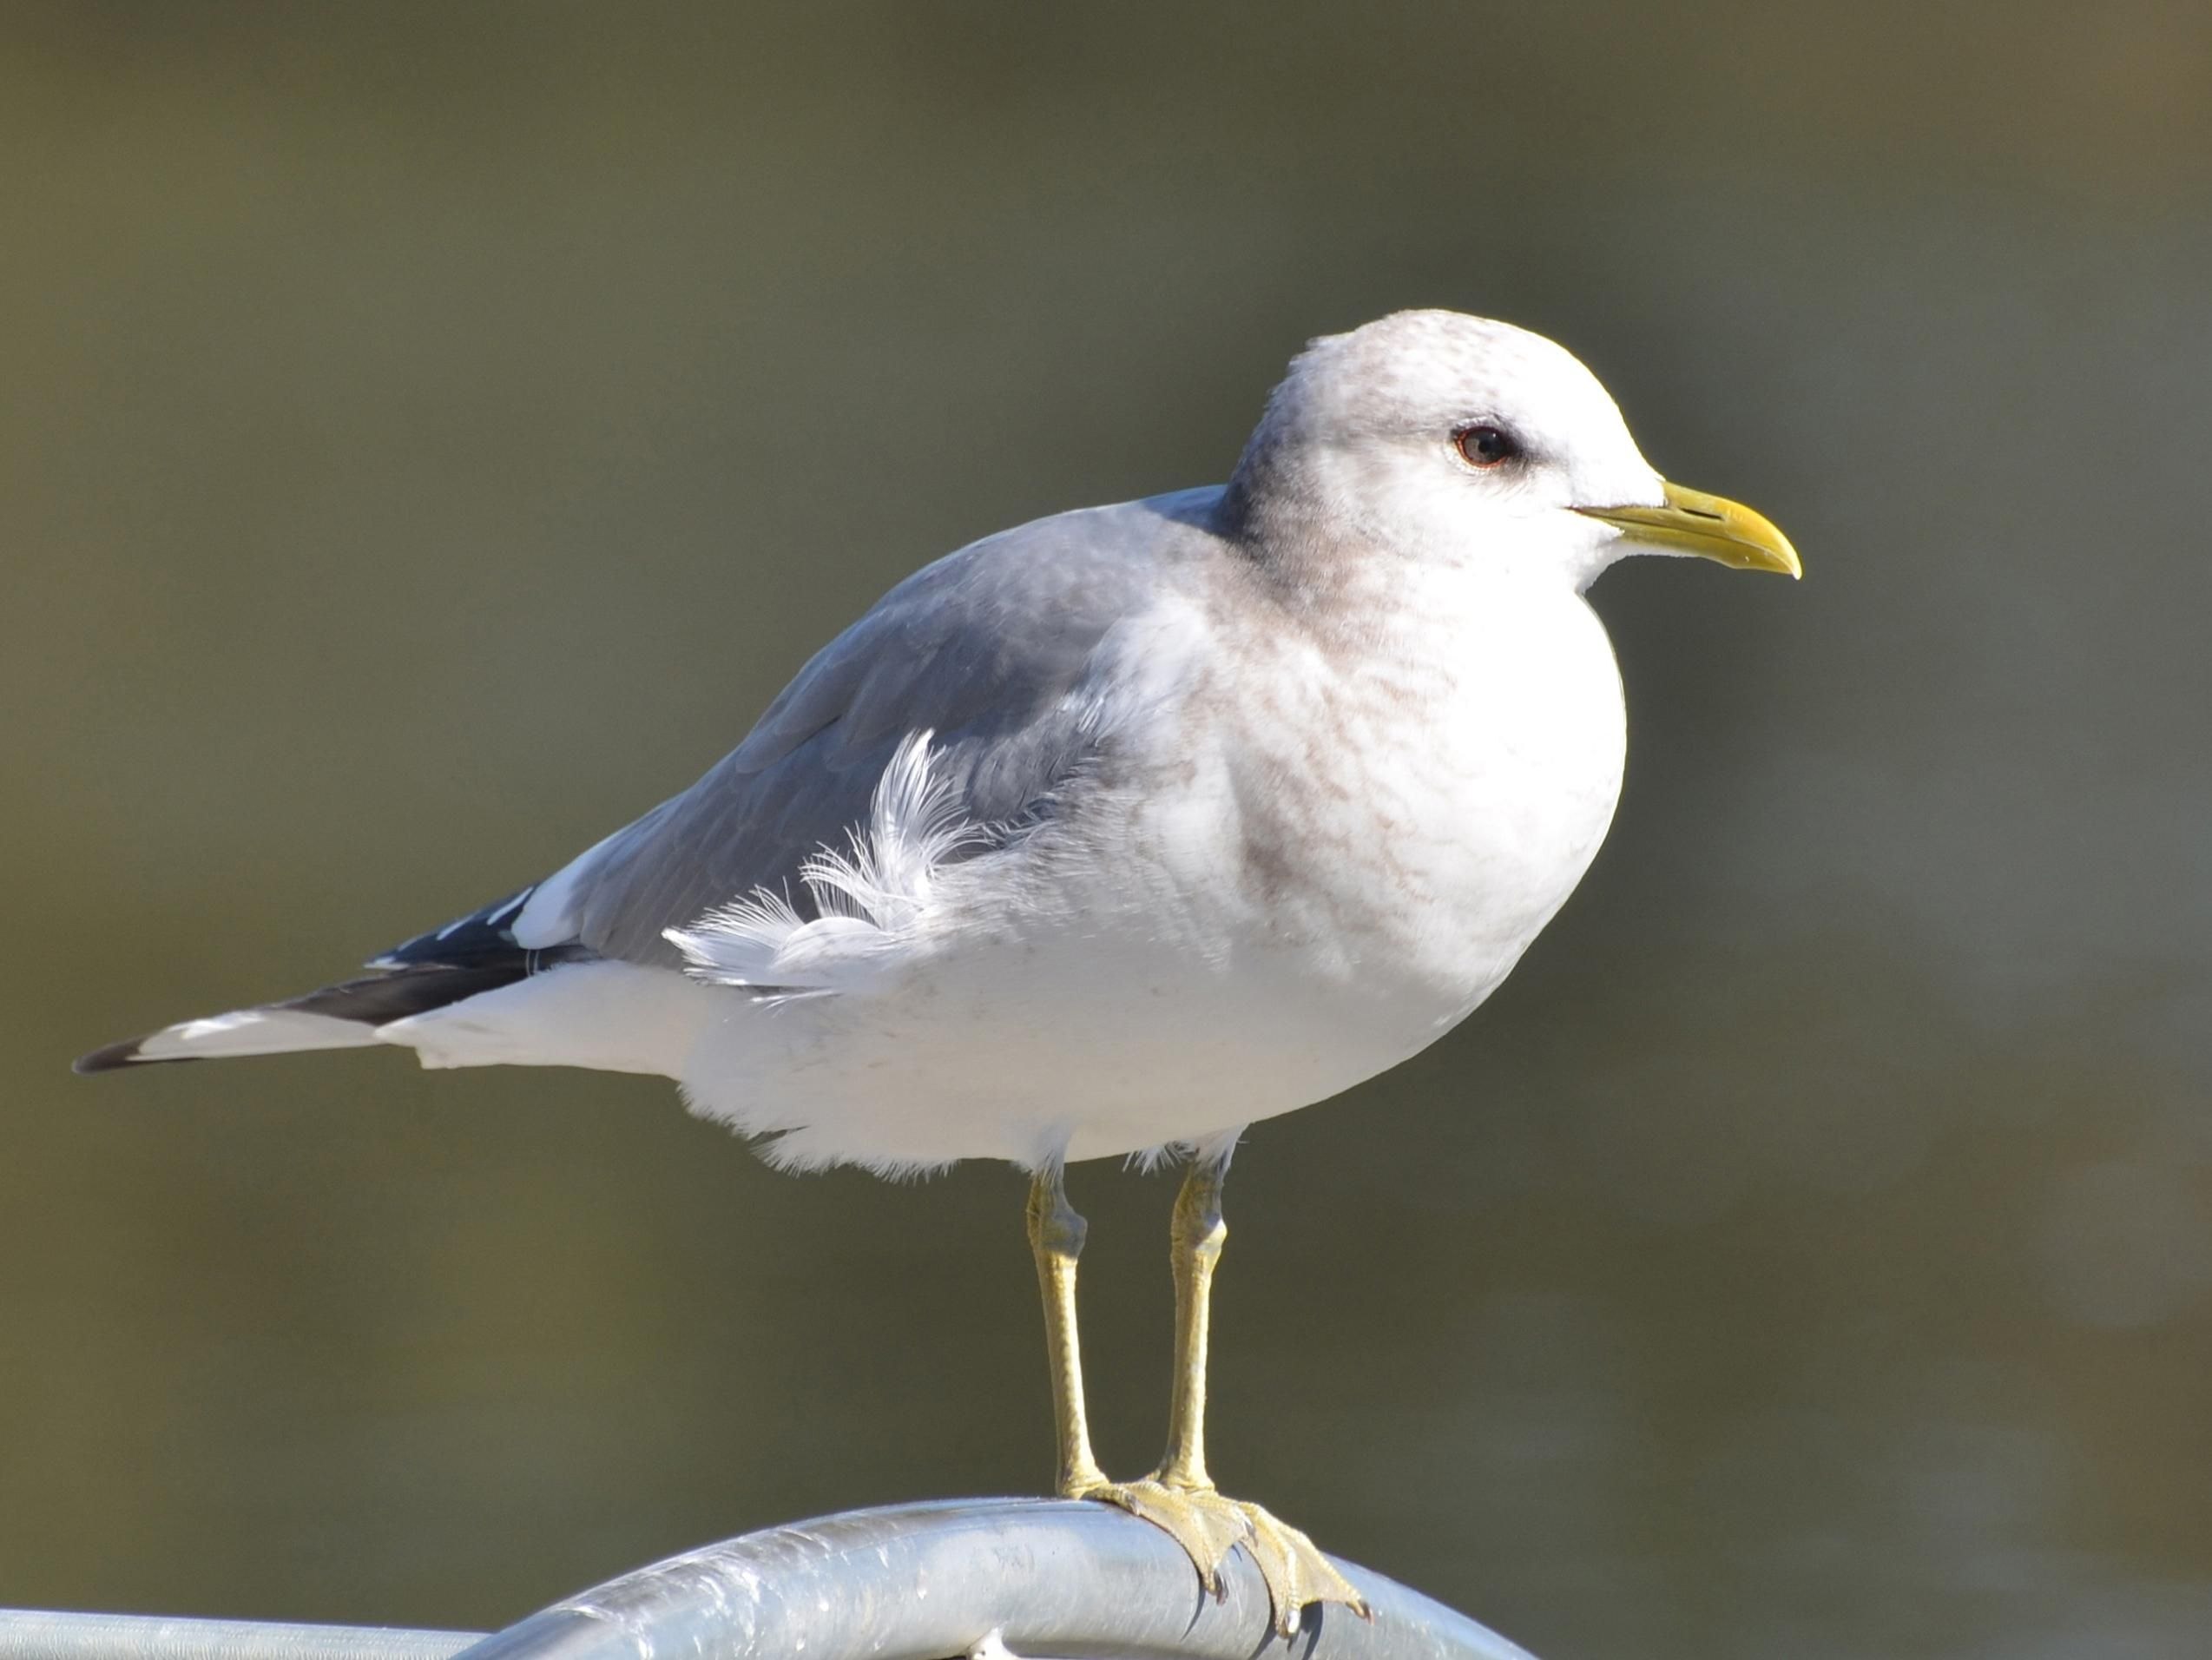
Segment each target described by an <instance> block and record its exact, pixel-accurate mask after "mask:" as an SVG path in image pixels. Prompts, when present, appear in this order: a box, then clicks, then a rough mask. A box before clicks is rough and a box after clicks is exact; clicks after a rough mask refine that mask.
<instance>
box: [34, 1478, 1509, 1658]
mask: <svg viewBox="0 0 2212 1660" xmlns="http://www.w3.org/2000/svg"><path fill="white" fill-rule="evenodd" d="M1339 1565H1340V1567H1341V1568H1342V1569H1343V1571H1345V1573H1346V1575H1347V1576H1349V1577H1350V1578H1351V1579H1352V1582H1353V1584H1355V1585H1357V1586H1358V1587H1359V1592H1360V1595H1362V1596H1363V1597H1366V1599H1367V1603H1368V1605H1369V1606H1370V1607H1371V1608H1372V1609H1373V1611H1374V1618H1373V1620H1372V1621H1363V1620H1360V1619H1358V1618H1356V1617H1353V1616H1352V1615H1349V1614H1347V1613H1346V1611H1344V1610H1343V1609H1341V1608H1332V1609H1329V1610H1327V1611H1320V1610H1314V1611H1310V1612H1309V1613H1308V1615H1307V1621H1306V1624H1305V1626H1304V1628H1303V1629H1301V1630H1300V1631H1299V1633H1298V1635H1297V1636H1295V1637H1291V1638H1288V1639H1285V1638H1283V1637H1278V1636H1276V1635H1275V1632H1274V1625H1273V1624H1272V1622H1271V1621H1270V1619H1269V1617H1268V1608H1267V1586H1266V1585H1265V1584H1263V1583H1262V1582H1261V1578H1260V1572H1259V1570H1258V1569H1257V1568H1255V1567H1254V1565H1253V1564H1252V1563H1251V1561H1250V1559H1249V1558H1247V1557H1246V1556H1245V1555H1244V1553H1243V1552H1242V1551H1238V1552H1236V1553H1235V1554H1234V1555H1233V1556H1231V1557H1230V1558H1229V1560H1228V1563H1226V1564H1224V1566H1223V1571H1222V1578H1223V1579H1224V1580H1225V1582H1226V1584H1227V1593H1228V1594H1227V1595H1226V1596H1225V1597H1223V1598H1222V1599H1221V1601H1220V1602H1219V1603H1216V1602H1215V1601H1214V1600H1213V1599H1212V1598H1211V1597H1208V1596H1207V1595H1206V1594H1205V1593H1204V1592H1203V1591H1201V1589H1200V1588H1199V1584H1198V1576H1197V1575H1196V1574H1195V1573H1194V1572H1193V1571H1191V1565H1190V1559H1189V1558H1188V1557H1186V1556H1184V1555H1183V1553H1182V1550H1181V1549H1180V1548H1179V1547H1177V1546H1176V1545H1175V1543H1174V1541H1172V1540H1171V1539H1169V1538H1168V1536H1167V1535H1166V1534H1165V1533H1162V1532H1161V1531H1160V1530H1159V1529H1158V1528H1156V1527H1153V1526H1151V1525H1149V1524H1147V1523H1144V1522H1141V1521H1138V1520H1137V1519H1136V1518H1135V1517H1133V1516H1129V1515H1127V1514H1125V1513H1123V1512H1120V1511H1117V1510H1114V1509H1112V1508H1110V1507H1109V1506H1107V1505H1098V1504H1083V1503H1076V1502H1071V1501H1068V1500H1063V1499H955V1500H948V1501H945V1502H942V1503H938V1504H928V1505H900V1506H898V1507H896V1508H892V1509H885V1510H864V1511H853V1512H848V1513H846V1514H845V1515H842V1516H832V1517H828V1518H824V1519H823V1520H820V1521H816V1522H804V1523H801V1524H800V1525H797V1526H793V1527H778V1528H772V1529H770V1530H768V1531H767V1532H760V1533H748V1534H747V1535H745V1537H743V1538H735V1539H729V1540H727V1541H725V1542H724V1543H722V1544H720V1545H706V1546H703V1547H701V1549H699V1550H696V1551H686V1552H685V1553H684V1554H683V1555H681V1556H676V1557H670V1558H668V1560H667V1561H665V1562H656V1563H655V1564H652V1565H651V1566H650V1567H645V1568H640V1569H638V1570H636V1571H635V1572H631V1573H626V1574H624V1575H622V1577H621V1578H617V1579H610V1580H609V1581H608V1582H607V1583H606V1584H603V1585H600V1586H597V1587H596V1588H595V1589H593V1590H590V1591H583V1592H582V1593H580V1594H579V1595H576V1596H574V1597H564V1598H563V1599H562V1600H561V1601H560V1602H557V1603H556V1604H553V1605H552V1606H551V1607H550V1608H548V1609H545V1610H543V1611H540V1612H538V1613H536V1614H533V1615H531V1616H530V1617H529V1618H528V1619H525V1620H523V1621H521V1622H520V1623H518V1624H514V1625H510V1626H509V1627H508V1628H507V1629H506V1630H504V1631H496V1632H494V1633H492V1634H491V1635H490V1636H489V1637H482V1636H479V1635H478V1634H477V1633H475V1632H469V1631H419V1630H398V1629H383V1628H379V1627H372V1626H348V1625H289V1624H260V1623H256V1622H253V1621H248V1620H194V1619H166V1618H161V1617H147V1616H141V1615H127V1614H51V1613H45V1612H42V1611H36V1610H29V1609H24V1610H0V1660H454V1657H462V1660H656V1657H675V1656H684V1657H688V1660H944V1657H947V1656H953V1655H971V1656H976V1657H979V1660H1011V1657H1026V1660H1040V1657H1045V1656H1082V1657H1085V1660H1109V1657H1110V1660H1258V1657H1261V1656H1271V1657H1280V1660H1531V1657H1530V1656H1529V1655H1528V1654H1527V1653H1526V1652H1525V1651H1524V1650H1521V1649H1519V1648H1517V1647H1515V1646H1514V1645H1513V1644H1511V1643H1508V1642H1507V1641H1506V1640H1505V1639H1504V1637H1499V1636H1498V1634H1497V1633H1496V1632H1494V1631H1491V1630H1486V1629H1485V1627H1483V1626H1480V1625H1478V1624H1475V1622H1474V1621H1472V1620H1471V1619H1469V1618H1467V1617H1465V1615H1463V1614H1458V1613H1454V1612H1453V1611H1452V1610H1451V1609H1448V1608H1446V1607H1445V1606H1444V1605H1443V1604H1441V1603H1438V1602H1434V1601H1432V1600H1431V1599H1430V1598H1428V1597H1424V1596H1422V1595H1421V1594H1420V1593H1419V1591H1409V1590H1407V1589H1406V1587H1405V1586H1403V1585H1400V1584H1396V1583H1395V1582H1393V1581H1392V1580H1389V1579H1386V1578H1384V1577H1383V1576H1382V1575H1380V1574H1379V1573H1376V1572H1374V1571H1372V1570H1370V1569H1366V1568H1359V1567H1355V1566H1353V1564H1349V1563H1340V1564H1339Z"/></svg>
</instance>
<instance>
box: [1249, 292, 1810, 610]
mask: <svg viewBox="0 0 2212 1660" xmlns="http://www.w3.org/2000/svg"><path fill="white" fill-rule="evenodd" d="M1230 500H1231V504H1232V508H1233V511H1235V512H1236V513H1238V514H1240V515H1242V516H1245V517H1248V518H1249V519H1250V520H1251V521H1253V522H1254V524H1255V525H1256V524H1266V525H1267V526H1268V527H1269V529H1270V530H1273V531H1274V532H1276V533H1280V531H1281V530H1285V529H1287V528H1289V526H1290V524H1294V523H1297V522H1301V521H1302V522H1303V524H1305V525H1306V526H1307V527H1308V528H1309V530H1312V531H1319V532H1320V533H1322V534H1323V535H1324V536H1326V537H1328V538H1329V539H1330V540H1332V541H1334V540H1336V539H1337V538H1340V537H1353V538H1355V539H1357V540H1358V541H1359V542H1360V543H1364V544H1366V545H1367V546H1369V547H1372V548H1375V549H1377V550H1385V551H1389V552H1394V553H1399V554H1403V555H1406V556H1409V557H1415V558H1419V559H1422V560H1425V561H1439V562H1444V563H1452V564H1464V565H1470V566H1481V567H1487V568H1490V569H1494V570H1499V571H1500V572H1504V573H1511V574H1515V575H1520V574H1528V573H1531V572H1533V573H1536V574H1538V575H1540V576H1541V575H1547V574H1549V575H1556V576H1558V577H1560V578H1562V579H1564V580H1566V581H1569V582H1571V583H1573V584H1574V586H1575V587H1577V588H1578V589H1579V588H1583V587H1586V586H1587V585H1588V584H1589V583H1590V582H1591V581H1592V580H1593V579H1594V578H1595V577H1596V576H1597V575H1598V573H1599V572H1600V571H1602V570H1604V569H1605V568H1606V566H1608V565H1610V564H1611V563H1613V562H1614V561H1615V560H1616V559H1619V558H1621V557H1624V556H1626V555H1629V554H1631V553H1669V554H1694V555H1698V556H1702V557H1706V558H1710V559H1717V560H1720V561H1722V563H1727V564H1731V565H1735V566H1737V567H1739V568H1742V569H1748V570H1775V571H1781V572H1784V573H1786V574H1787V575H1789V576H1798V575H1800V574H1801V565H1800V564H1799V562H1798V558H1797V554H1796V552H1795V550H1794V549H1792V548H1791V546H1790V544H1789V542H1788V539H1787V537H1784V536H1783V535H1782V533H1781V531H1780V530H1777V529H1776V528H1775V527H1774V525H1773V524H1770V523H1768V521H1767V520H1766V519H1765V518H1763V517H1761V516H1760V515H1759V514H1757V513H1754V512H1753V511H1751V510H1750V509H1749V508H1747V507H1742V506H1740V505H1739V504H1735V503H1734V502H1730V501H1727V500H1724V499H1722V497H1716V496H1708V495H1706V494H1704V493H1703V492H1702V491H1692V490H1688V489H1684V488H1683V487H1682V486H1679V485H1675V484H1669V483H1668V482H1667V480H1665V479H1664V478H1661V477H1660V475H1659V473H1658V472H1657V471H1656V470H1655V469H1654V468H1653V467H1652V465H1651V464H1650V463H1649V462H1648V461H1646V460H1645V459H1644V458H1643V453H1642V451H1639V450H1638V449H1637V448H1636V440H1635V439H1634V438H1631V437H1629V429H1628V424H1627V423H1626V422H1625V421H1623V419H1622V418H1621V412H1620V409H1619V407H1618V406H1617V405H1616V404H1615V403H1614V402H1613V399H1612V398H1611V396H1610V394H1608V393H1607V392H1606V390H1605V388H1604V387H1603V385H1600V384H1599V382H1598V379H1597V377H1596V375H1594V374H1592V373H1591V372H1590V371H1589V370H1588V369H1587V368H1585V367H1584V366H1583V364H1582V363H1581V361H1580V360H1579V359H1577V358H1576V357H1575V356H1574V354H1573V353H1572V352H1569V351H1567V350H1566V349H1565V348H1564V347H1563V346H1558V345H1556V344H1554V343H1553V342H1552V341H1550V340H1547V339H1544V337H1543V336H1542V335H1540V334H1531V333H1529V332H1528V331H1527V330H1526V329H1522V328H1516V327H1514V326H1512V325H1511V324H1510V323H1500V322H1495V321H1492V320H1491V319H1488V318H1482V317H1468V316H1465V315H1463V314H1461V313H1458V312H1448V311H1406V312H1398V313H1393V314H1392V315H1391V316H1388V317H1385V318H1383V319H1380V320H1379V321H1377V322H1373V323H1369V324H1367V325H1366V326H1365V327H1363V328H1358V329H1354V330H1353V331H1352V332H1351V333H1348V334H1332V335H1327V336H1325V337H1323V338H1322V339H1317V340H1315V341H1313V343H1312V344H1311V345H1309V346H1307V349H1306V351H1305V352H1303V353H1301V354H1300V356H1299V357H1298V358H1297V359H1296V360H1294V362H1293V363H1292V364H1291V366H1290V372H1289V373H1288V374H1287V375H1286V376H1285V377H1284V379H1283V381H1282V384H1281V385H1279V386H1278V387H1276V388H1275V391H1274V394H1273V396H1272V397H1270V399H1268V402H1267V413H1266V415H1265V416H1264V417H1263V418H1261V423H1260V425H1259V427H1258V429H1257V430H1256V431H1254V433H1253V435H1252V439H1251V442H1250V443H1249V444H1248V445H1247V446H1246V448H1245V451H1244V455H1243V457H1242V458H1241V460H1240V461H1239V462H1238V464H1237V470H1236V475H1235V478H1234V480H1233V481H1232V483H1231V486H1230Z"/></svg>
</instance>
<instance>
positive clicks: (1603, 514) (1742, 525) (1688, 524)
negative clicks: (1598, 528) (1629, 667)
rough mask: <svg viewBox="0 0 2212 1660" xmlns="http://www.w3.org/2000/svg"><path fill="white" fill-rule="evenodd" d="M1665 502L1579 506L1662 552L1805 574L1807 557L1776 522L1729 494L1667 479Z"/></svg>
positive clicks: (1735, 564) (1592, 516)
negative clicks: (1714, 493)
mask: <svg viewBox="0 0 2212 1660" xmlns="http://www.w3.org/2000/svg"><path fill="white" fill-rule="evenodd" d="M1665 490H1666V492H1667V504H1666V505H1665V506H1664V507H1578V508H1577V509H1576V510H1575V511H1577V512H1578V513H1586V514H1588V515H1589V516H1590V517H1591V518H1594V519H1603V520H1604V521H1605V522H1606V523H1607V524H1615V525H1618V526H1619V527H1620V528H1621V530H1623V532H1624V533H1625V534H1626V535H1627V537H1628V538H1629V540H1630V541H1631V542H1641V543H1643V544H1644V545H1645V546H1646V547H1648V548H1652V549H1656V550H1658V551H1660V552H1662V553H1694V554H1695V555H1696V556H1697V557H1699V558H1701V559H1718V560H1719V561H1720V562H1721V563H1722V564H1724V565H1734V566H1735V568H1736V569H1737V570H1779V571H1781V573H1782V574H1783V575H1785V576H1803V575H1804V574H1805V565H1804V563H1803V562H1802V561H1801V560H1800V559H1799V558H1798V557H1797V550H1796V549H1795V548H1793V547H1791V546H1790V545H1789V538H1788V537H1786V536H1784V535H1783V534H1782V533H1781V530H1778V529H1777V528H1776V527H1775V525H1774V521H1773V520H1772V519H1770V518H1768V517H1766V516H1765V515H1764V514H1762V513H1754V512H1753V511H1751V509H1749V508H1748V507H1746V506H1744V505H1743V504H1742V503H1741V502H1732V501H1730V500H1728V497H1725V496H1708V495H1707V494H1706V493H1705V492H1704V491H1702V490H1687V489H1684V488H1683V487H1682V485H1680V484H1668V485H1666V486H1665Z"/></svg>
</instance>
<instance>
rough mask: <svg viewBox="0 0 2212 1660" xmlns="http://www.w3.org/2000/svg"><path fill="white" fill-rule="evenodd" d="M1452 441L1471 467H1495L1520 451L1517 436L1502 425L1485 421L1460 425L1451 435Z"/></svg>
mask: <svg viewBox="0 0 2212 1660" xmlns="http://www.w3.org/2000/svg"><path fill="white" fill-rule="evenodd" d="M1452 445H1454V447H1456V448H1457V449H1458V451H1459V453H1460V455H1461V456H1462V457H1463V458H1465V461H1466V463H1467V464H1468V465H1469V466H1471V467H1495V466H1498V465H1500V464H1503V463H1504V462H1508V461H1511V460H1513V459H1515V458H1517V457H1518V456H1519V455H1520V453H1521V441H1520V440H1519V439H1518V438H1515V437H1514V436H1513V435H1512V434H1511V432H1508V431H1506V430H1505V429H1504V427H1502V426H1492V425H1489V424H1488V423H1487V422H1485V423H1483V424H1481V425H1475V426H1463V427H1461V428H1460V429H1459V430H1458V431H1457V432H1454V433H1453V434H1452Z"/></svg>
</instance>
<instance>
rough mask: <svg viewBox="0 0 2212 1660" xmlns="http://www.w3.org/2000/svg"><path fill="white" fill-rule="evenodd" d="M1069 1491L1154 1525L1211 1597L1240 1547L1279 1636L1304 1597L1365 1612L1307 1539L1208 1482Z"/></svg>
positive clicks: (1288, 1631)
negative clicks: (1256, 1572)
mask: <svg viewBox="0 0 2212 1660" xmlns="http://www.w3.org/2000/svg"><path fill="white" fill-rule="evenodd" d="M1075 1497H1076V1498H1079V1499H1097V1500H1099V1501H1100V1502H1101V1503H1103V1504H1108V1505H1115V1506H1116V1507H1118V1508H1120V1509H1122V1510H1125V1511H1127V1512H1129V1514H1130V1515H1132V1516H1136V1517H1141V1518H1143V1519H1144V1520H1145V1521H1148V1522H1150V1523H1151V1524H1152V1525H1154V1526H1155V1527H1156V1528H1159V1529H1160V1530H1161V1531H1162V1532H1164V1533H1166V1534H1167V1535H1168V1536H1169V1538H1172V1539H1174V1540H1175V1543H1176V1544H1177V1545H1181V1546H1182V1548H1183V1553H1184V1554H1185V1555H1186V1556H1188V1557H1189V1558H1190V1561H1191V1565H1192V1566H1193V1567H1195V1568H1196V1569H1197V1570H1198V1579H1199V1583H1200V1584H1201V1585H1203V1586H1204V1587H1205V1588H1206V1590H1207V1591H1208V1594H1209V1595H1211V1596H1212V1597H1214V1598H1215V1600H1216V1601H1218V1600H1220V1598H1221V1597H1223V1596H1225V1595H1227V1592H1228V1588H1227V1586H1226V1585H1225V1584H1223V1583H1222V1579H1221V1564H1222V1563H1224V1562H1225V1561H1227V1560H1228V1554H1229V1552H1230V1551H1234V1549H1236V1547H1237V1546H1238V1545H1242V1546H1243V1547H1244V1549H1245V1552H1246V1554H1247V1555H1248V1556H1250V1557H1251V1558H1252V1560H1253V1561H1254V1563H1255V1564H1258V1566H1259V1569H1260V1577H1261V1578H1262V1579H1264V1580H1266V1581H1267V1596H1268V1598H1269V1600H1270V1601H1271V1602H1272V1603H1273V1604H1274V1620H1275V1630H1277V1631H1279V1632H1280V1633H1281V1634H1282V1635H1283V1636H1285V1637H1291V1636H1294V1635H1295V1634H1296V1632H1297V1630H1298V1617H1299V1613H1300V1611H1301V1610H1303V1609H1304V1608H1305V1607H1306V1606H1307V1604H1310V1603H1341V1604H1343V1605H1344V1606H1345V1607H1346V1608H1348V1609H1350V1610H1351V1611H1353V1613H1355V1614H1357V1615H1358V1616H1359V1617H1360V1618H1361V1619H1363V1620H1364V1619H1370V1618H1373V1615H1371V1614H1370V1613H1369V1612H1368V1610H1367V1604H1366V1602H1365V1601H1364V1600H1363V1599H1362V1598H1361V1597H1360V1595H1359V1592H1358V1591H1354V1590H1353V1588H1352V1582H1351V1581H1350V1580H1348V1579H1346V1578H1345V1577H1344V1576H1343V1575H1342V1574H1340V1573H1339V1572H1338V1571H1337V1569H1336V1564H1334V1563H1333V1562H1331V1561H1330V1560H1329V1559H1328V1558H1327V1557H1325V1556H1323V1555H1322V1554H1321V1552H1320V1547H1319V1546H1317V1545H1315V1544H1314V1543H1313V1540H1311V1539H1309V1538H1307V1537H1306V1535H1305V1534H1303V1533H1301V1532H1299V1531H1298V1529H1296V1528H1294V1527H1293V1526H1291V1525H1289V1524H1288V1523H1287V1522H1280V1521H1277V1520H1276V1519H1275V1518H1274V1517H1273V1516H1271V1515H1269V1514H1268V1513H1267V1512H1266V1511H1264V1510H1262V1509H1261V1507H1260V1506H1259V1505H1248V1504H1246V1503H1245V1502H1244V1501H1243V1500H1242V1499H1229V1498H1226V1497H1224V1496H1223V1495H1222V1494H1221V1493H1220V1492H1217V1491H1215V1489H1214V1488H1213V1487H1211V1486H1202V1487H1201V1486H1193V1485H1188V1484H1175V1483H1170V1482H1168V1481H1165V1480H1163V1479H1161V1478H1160V1477H1159V1476H1157V1475H1150V1476H1147V1477H1145V1478H1144V1479H1143V1480H1142V1481H1101V1482H1098V1483H1096V1485H1091V1486H1090V1487H1087V1488H1086V1489H1085V1490H1083V1492H1079V1493H1077V1494H1076V1495H1075Z"/></svg>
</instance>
